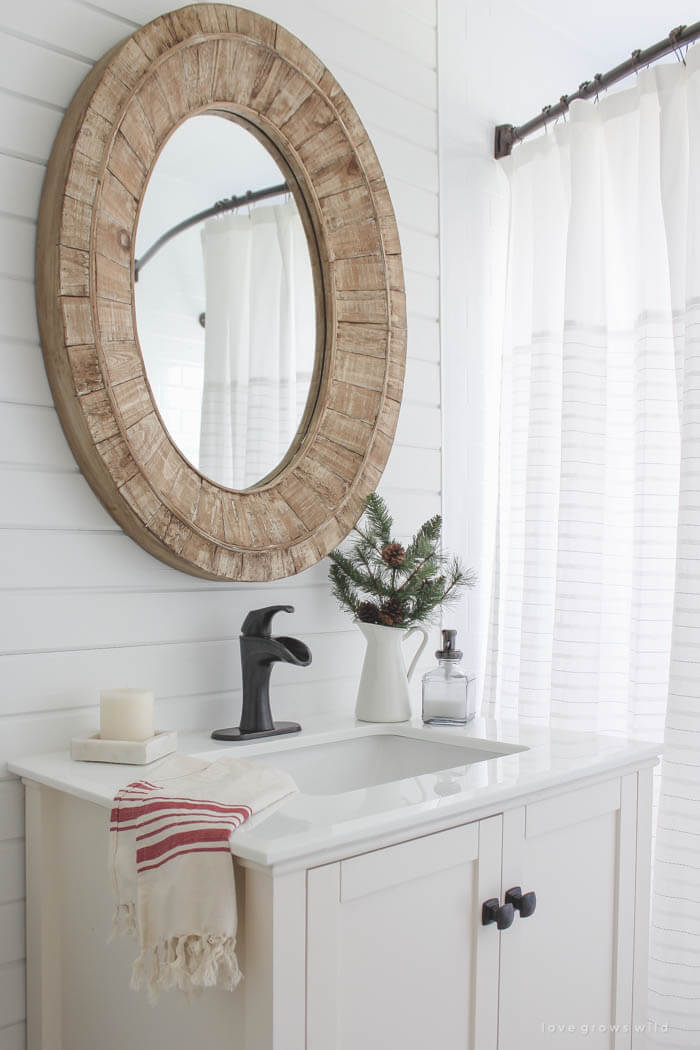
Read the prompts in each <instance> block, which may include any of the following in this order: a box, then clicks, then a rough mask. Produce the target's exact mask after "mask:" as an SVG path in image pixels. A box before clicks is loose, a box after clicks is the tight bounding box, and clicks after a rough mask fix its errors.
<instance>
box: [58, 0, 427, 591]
mask: <svg viewBox="0 0 700 1050" xmlns="http://www.w3.org/2000/svg"><path fill="white" fill-rule="evenodd" d="M212 110H214V111H218V112H224V113H226V112H229V113H231V114H232V115H233V116H234V117H237V118H239V119H241V120H244V121H246V122H250V124H251V125H253V127H254V128H256V129H257V130H258V132H259V133H260V134H262V135H263V136H265V137H267V138H268V139H270V140H271V141H272V143H273V144H274V146H275V147H276V148H277V150H278V151H279V153H280V154H281V156H282V157H283V159H284V161H285V163H286V165H287V166H288V168H289V171H290V172H291V174H292V175H293V177H294V180H295V183H296V191H297V196H298V195H299V194H300V195H301V197H302V198H303V201H304V203H305V205H306V210H307V212H308V216H309V222H310V226H311V228H312V229H311V231H307V232H310V234H311V235H312V236H313V238H314V239H315V242H316V247H317V261H318V264H319V269H320V272H319V273H318V274H317V279H318V285H319V286H320V287H322V288H323V301H322V304H321V305H322V309H321V311H320V312H321V314H322V315H325V326H324V338H323V340H321V342H322V343H323V347H322V357H321V362H322V363H321V375H320V379H319V383H318V396H317V398H316V401H315V404H314V405H313V406H312V410H309V412H308V413H307V415H308V417H309V418H308V427H307V429H306V433H305V434H303V436H302V437H301V440H300V441H298V442H297V443H296V445H295V446H294V447H293V448H292V450H291V452H290V454H289V455H288V456H287V457H286V459H285V460H283V461H282V464H281V467H280V468H279V469H278V471H277V472H276V473H275V474H274V475H273V476H272V477H269V478H267V479H265V480H264V481H263V483H262V484H261V485H260V486H259V487H255V488H253V489H249V490H246V491H233V490H231V489H227V488H225V487H223V486H221V485H217V484H215V483H214V482H212V481H211V480H209V479H208V478H206V477H204V476H203V475H202V474H201V473H200V472H199V471H197V470H196V469H195V468H194V467H193V466H192V464H191V463H189V462H188V461H187V460H186V459H185V457H184V456H183V455H182V453H181V452H180V451H179V449H178V448H177V447H176V446H175V445H174V443H173V441H172V439H171V437H170V435H169V434H168V432H167V430H166V429H165V427H164V425H163V423H162V420H161V418H160V415H159V413H158V411H157V409H156V406H155V404H154V400H153V396H152V393H151V389H150V386H149V384H148V380H147V377H146V374H145V368H144V362H143V357H142V354H141V349H140V346H139V342H138V335H137V330H136V320H135V314H134V278H133V273H134V244H135V239H136V223H137V220H138V215H139V208H140V206H141V202H142V200H143V195H144V192H145V188H146V185H147V183H148V179H149V176H150V173H151V171H152V169H153V166H154V164H155V162H156V160H157V158H158V155H159V152H160V150H161V149H162V146H163V145H164V143H165V142H166V140H167V139H168V137H169V136H170V134H171V133H172V131H173V130H174V128H175V127H177V126H178V125H179V124H181V123H182V121H183V120H185V119H187V117H189V116H192V115H194V114H196V113H202V112H207V111H212ZM312 258H313V253H312ZM37 308H38V316H39V327H40V331H41V340H42V346H43V350H44V358H45V362H46V369H47V372H48V376H49V381H50V384H51V390H52V392H53V396H54V400H55V403H56V408H57V410H58V413H59V417H60V419H61V423H62V425H63V429H64V431H65V433H66V436H67V438H68V441H69V443H70V445H71V448H72V450H73V453H74V454H75V457H76V459H77V460H78V463H79V465H80V468H81V469H82V471H83V473H84V474H85V476H86V478H87V480H88V481H89V483H90V485H91V486H92V488H93V489H94V491H95V492H96V493H97V495H98V496H99V498H100V499H101V500H102V502H103V504H104V505H105V507H106V508H107V510H108V511H109V512H110V514H112V516H113V517H114V518H115V519H116V521H117V522H118V523H119V524H120V525H121V526H122V528H123V529H124V530H125V532H127V533H128V534H129V535H130V536H131V537H132V539H134V540H136V542H137V543H139V544H140V545H141V546H142V547H144V548H145V549H146V550H147V551H149V552H150V553H151V554H153V555H155V556H156V557H158V558H160V559H161V560H162V561H164V562H166V563H167V564H169V565H172V566H174V567H175V568H178V569H181V570H183V571H185V572H188V573H191V574H193V575H195V576H202V577H205V578H207V579H220V580H246V581H259V580H273V579H279V578H280V577H283V576H291V575H294V574H295V573H297V572H300V571H301V570H303V569H307V568H309V567H310V566H312V565H314V564H315V563H316V562H317V561H319V560H320V559H321V558H323V557H324V556H325V555H326V554H327V553H328V552H329V551H330V550H332V549H333V548H334V547H336V546H337V545H338V543H339V542H340V541H341V540H342V539H343V537H344V536H346V535H347V533H348V532H349V531H350V529H351V528H352V526H353V525H354V524H355V522H356V521H357V519H358V518H359V516H360V515H361V513H362V509H363V504H364V500H365V498H366V496H367V495H368V494H369V493H370V492H372V491H373V490H374V489H375V488H376V487H377V484H378V482H379V478H380V476H381V473H382V470H383V469H384V466H385V464H386V461H387V458H388V455H389V452H390V450H391V445H392V441H393V437H394V432H395V429H396V423H397V420H398V414H399V407H400V402H401V394H402V389H403V377H404V369H405V357H406V307H405V292H404V284H403V270H402V266H401V253H400V245H399V237H398V230H397V227H396V221H395V218H394V212H393V209H392V205H391V200H390V198H389V193H388V191H387V188H386V183H385V181H384V178H383V175H382V171H381V168H380V166H379V162H378V161H377V157H376V154H375V152H374V150H373V148H372V145H371V143H370V141H369V138H368V136H367V132H366V131H365V129H364V127H363V125H362V123H361V121H360V119H359V117H358V116H357V113H356V112H355V110H354V108H353V106H352V105H351V103H350V101H349V99H348V98H347V96H346V95H345V94H344V92H343V91H342V89H341V88H340V87H339V85H338V84H337V83H336V81H335V80H334V78H333V77H332V76H331V74H330V73H329V72H328V70H327V69H325V67H324V66H323V64H322V63H321V61H320V60H319V59H318V58H317V57H316V55H314V54H313V52H311V51H310V50H309V49H308V48H307V47H306V46H305V45H304V44H302V43H301V41H299V40H298V39H297V38H296V37H294V36H292V34H291V33H289V32H287V30H285V29H283V28H282V26H279V25H277V24H276V23H275V22H272V21H270V20H269V19H267V18H264V17H263V16H261V15H257V14H254V13H253V12H251V11H247V10H244V9H243V8H239V7H231V6H228V5H226V4H194V5H191V6H189V7H184V8H182V9H180V10H179V11H174V12H171V13H169V14H166V15H162V16H161V17H159V18H157V19H155V21H153V22H151V23H150V24H148V25H146V26H144V27H143V28H142V29H139V30H138V31H137V32H135V33H134V34H133V35H132V36H130V37H129V38H128V39H127V40H125V41H123V42H122V43H121V44H118V45H117V46H116V47H115V48H114V49H113V50H112V51H110V52H109V53H108V54H107V55H105V56H104V58H103V59H102V60H101V61H100V62H98V63H97V65H96V66H95V67H94V69H93V70H92V71H91V73H90V74H89V75H88V77H87V78H86V80H85V81H84V83H83V84H82V86H81V87H80V88H79V90H78V92H77V94H76V96H75V98H74V99H73V102H72V103H71V106H70V108H69V109H68V112H67V113H66V116H65V118H64V120H63V123H62V125H61V128H60V131H59V133H58V136H57V139H56V142H55V145H54V148H53V151H52V154H51V158H50V160H49V165H48V170H47V175H46V179H45V182H44V188H43V193H42V199H41V208H40V213H39V228H38V238H37Z"/></svg>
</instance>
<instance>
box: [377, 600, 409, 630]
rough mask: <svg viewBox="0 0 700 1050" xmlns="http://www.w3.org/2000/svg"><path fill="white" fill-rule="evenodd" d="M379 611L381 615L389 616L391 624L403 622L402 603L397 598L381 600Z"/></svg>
mask: <svg viewBox="0 0 700 1050" xmlns="http://www.w3.org/2000/svg"><path fill="white" fill-rule="evenodd" d="M380 613H381V615H382V617H384V616H388V617H390V618H391V624H392V626H393V625H394V624H399V623H403V605H402V604H401V602H400V601H399V599H398V598H387V600H386V601H385V602H382V607H381V609H380ZM382 623H384V620H383V619H382Z"/></svg>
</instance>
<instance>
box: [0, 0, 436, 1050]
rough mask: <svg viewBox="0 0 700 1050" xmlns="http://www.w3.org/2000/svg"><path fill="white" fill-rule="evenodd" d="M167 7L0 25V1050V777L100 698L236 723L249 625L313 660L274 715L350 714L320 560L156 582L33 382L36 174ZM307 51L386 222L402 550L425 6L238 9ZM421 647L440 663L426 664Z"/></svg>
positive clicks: (352, 637)
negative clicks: (275, 612)
mask: <svg viewBox="0 0 700 1050" xmlns="http://www.w3.org/2000/svg"><path fill="white" fill-rule="evenodd" d="M176 6H178V4H177V3H176V2H173V3H172V4H168V3H164V2H163V0H91V2H90V3H87V2H85V3H82V2H80V0H24V2H23V3H19V4H9V3H4V4H3V5H2V9H1V12H0V485H1V486H2V492H3V497H2V499H0V588H1V589H2V596H1V599H0V1050H23V1048H24V1042H25V1040H24V965H23V957H24V917H23V906H22V898H23V894H24V888H23V887H24V867H23V849H24V846H23V823H22V791H21V787H20V785H19V784H18V783H17V782H16V781H14V780H13V779H12V778H10V777H9V775H8V773H7V766H6V763H7V760H8V758H10V757H12V756H17V755H20V754H23V753H24V754H26V753H29V752H33V751H41V750H50V749H52V748H60V747H64V746H66V744H67V742H68V740H69V738H70V737H71V736H72V735H74V734H75V733H77V732H79V731H83V730H88V729H90V728H93V727H94V726H95V725H96V700H97V693H98V690H99V689H100V688H101V687H105V686H110V685H119V684H131V685H144V686H146V687H150V688H153V689H154V691H155V693H156V696H157V698H158V721H159V724H160V725H162V726H168V727H170V726H172V727H174V728H183V729H185V728H200V727H209V726H210V727H212V728H213V727H215V726H217V725H221V724H231V723H232V722H233V720H234V707H235V705H236V703H237V702H238V697H239V689H240V667H239V660H238V652H237V649H238V643H237V636H238V631H239V628H240V625H241V622H242V620H243V617H244V616H245V614H246V612H247V611H248V610H249V609H251V608H254V607H255V606H256V605H267V604H272V603H276V602H285V603H291V604H293V605H295V606H296V614H295V616H294V617H293V618H292V617H290V618H289V620H288V623H285V630H286V631H289V633H292V634H295V635H299V636H300V637H302V638H303V639H304V640H305V641H306V642H307V643H308V644H309V646H310V648H311V650H312V653H313V663H312V665H311V667H310V668H308V669H307V670H303V671H300V670H299V669H297V668H290V667H287V666H286V665H284V666H280V667H279V668H277V669H276V670H275V675H274V681H273V707H274V710H275V713H276V714H277V716H278V717H288V718H289V717H293V718H296V719H298V720H300V721H301V722H302V723H303V721H304V716H305V715H307V714H308V713H310V712H312V711H320V710H328V709H331V708H333V707H335V708H339V709H345V710H348V709H350V708H351V707H352V704H353V701H354V692H355V689H356V685H357V680H358V677H359V669H360V664H361V659H362V651H363V643H362V641H361V639H360V636H359V632H357V631H356V630H355V629H353V628H352V627H351V626H350V624H349V623H348V620H347V618H346V617H345V616H344V615H342V614H341V613H340V612H339V611H338V610H337V609H336V607H335V605H334V603H333V601H332V599H331V598H330V596H329V592H328V586H327V583H326V573H327V566H326V564H321V565H319V566H317V567H315V568H314V569H311V570H309V571H308V572H307V573H304V574H303V575H301V576H298V577H296V578H294V579H291V580H287V581H283V582H281V583H278V584H274V585H267V584H266V585H248V584H246V585H236V584H230V585H229V584H214V583H209V582H206V581H199V580H197V579H195V578H193V577H189V576H186V575H184V574H181V573H178V572H176V571H174V570H172V569H169V568H168V567H166V566H165V565H163V564H161V563H160V562H158V561H156V560H155V559H153V558H151V557H149V556H148V555H147V554H145V553H144V552H143V551H142V550H141V549H140V548H139V547H137V546H136V545H135V544H134V543H133V542H132V541H131V540H130V539H128V538H127V537H126V536H125V535H124V534H123V533H122V532H121V531H120V530H119V528H118V527H117V526H116V525H115V523H114V522H113V521H112V519H111V518H110V517H109V515H108V514H107V513H106V512H105V511H104V510H103V509H102V507H101V505H100V504H99V502H98V501H97V499H96V497H95V496H94V495H93V494H92V491H91V490H90V488H89V486H88V485H87V483H86V482H85V480H84V478H83V477H82V476H81V474H80V473H79V472H78V470H77V468H76V465H75V462H74V460H73V457H72V455H71V453H70V450H69V448H68V446H67V444H66V441H65V439H64V437H63V434H62V431H61V427H60V425H59V422H58V419H57V416H56V413H55V410H54V408H53V403H52V400H51V395H50V392H49V388H48V384H47V382H46V377H45V374H44V368H43V362H42V358H41V350H40V347H39V341H38V330H37V323H36V316H35V309H34V287H33V283H32V274H33V268H34V238H35V233H36V215H37V209H38V203H39V195H40V192H41V185H42V179H43V176H44V170H45V165H46V160H47V158H48V156H49V152H50V150H51V145H52V142H53V139H54V136H55V134H56V131H57V130H58V127H59V125H60V122H61V119H62V115H63V112H64V110H65V107H66V106H67V105H68V103H69V101H70V99H71V96H72V94H73V92H74V91H75V89H76V88H77V86H78V84H79V83H80V82H81V81H82V79H83V77H84V76H85V74H86V73H87V72H88V70H89V69H90V66H91V65H92V63H93V62H94V61H95V60H96V59H97V58H99V57H100V56H101V55H102V54H103V53H104V52H105V51H106V50H107V49H108V48H110V47H111V46H112V45H113V44H115V43H116V42H117V41H118V40H120V39H121V38H122V37H124V36H126V35H128V34H129V33H131V32H132V31H133V29H135V28H136V27H137V26H139V25H141V24H143V23H144V22H146V21H149V20H150V19H151V18H154V17H155V16H156V15H158V14H161V13H162V12H163V11H165V10H167V9H168V8H169V7H176ZM249 6H251V7H252V8H254V9H255V10H257V11H260V12H261V13H262V14H265V15H267V16H268V17H270V18H273V19H276V20H277V21H279V22H281V23H282V24H283V25H285V26H286V27H287V28H288V29H290V30H291V31H292V32H294V33H296V34H297V35H299V36H300V37H301V38H302V39H304V40H305V42H306V43H308V44H309V46H310V47H312V48H313V49H314V50H315V51H316V52H318V54H319V56H320V57H321V59H322V60H323V61H324V62H325V63H326V64H327V65H328V67H329V68H330V70H331V71H332V72H333V74H334V75H335V76H336V77H337V79H338V80H339V81H340V83H341V84H342V86H343V87H344V88H345V90H346V91H347V92H348V94H349V96H350V98H351V99H352V101H353V103H354V105H355V106H356V108H357V110H358V112H359V114H360V116H361V118H362V119H363V121H364V122H365V124H366V126H367V128H368V130H369V132H370V135H371V136H372V138H373V141H374V143H375V146H376V149H377V153H378V155H379V158H380V160H381V163H382V165H383V167H384V170H385V173H386V176H387V181H388V183H389V187H390V190H391V193H392V197H393V200H394V204H395V209H396V213H397V216H398V220H399V228H400V233H401V241H402V247H403V252H404V265H405V270H406V286H407V304H408V314H409V321H408V327H409V346H408V353H409V362H408V369H407V375H406V386H405V399H404V405H403V408H402V412H401V418H400V421H399V430H398V436H397V443H396V446H395V448H394V451H393V452H392V455H391V458H390V461H389V465H388V467H387V470H386V473H385V476H384V479H383V482H382V490H383V492H384V494H385V495H386V497H387V498H388V500H389V501H390V504H391V506H392V508H393V509H394V511H395V515H396V518H397V526H398V530H399V532H400V534H401V535H405V534H407V533H408V532H409V531H411V530H412V529H413V528H415V527H416V526H417V525H418V524H419V523H420V522H421V521H422V520H423V519H424V518H426V517H427V516H428V515H430V514H434V513H437V512H438V511H439V510H440V506H441V496H440V477H441V410H440V341H439V331H438V318H439V284H438V259H439V245H438V164H437V73H436V28H435V25H436V17H435V0H381V2H379V3H377V2H376V0H354V2H353V3H352V4H349V3H347V2H346V0H317V2H314V0H296V2H295V3H293V4H291V3H289V0H250V5H249ZM433 648H434V647H433Z"/></svg>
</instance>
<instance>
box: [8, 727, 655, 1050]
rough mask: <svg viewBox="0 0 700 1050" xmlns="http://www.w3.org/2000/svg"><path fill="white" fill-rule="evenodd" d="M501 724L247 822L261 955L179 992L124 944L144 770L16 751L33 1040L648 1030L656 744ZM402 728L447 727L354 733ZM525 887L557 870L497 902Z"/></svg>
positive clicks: (597, 1041)
mask: <svg viewBox="0 0 700 1050" xmlns="http://www.w3.org/2000/svg"><path fill="white" fill-rule="evenodd" d="M498 730H499V732H500V733H501V735H502V736H504V735H506V734H505V732H504V729H503V727H502V726H499V727H498ZM482 732H483V734H484V738H483V739H482V740H481V741H479V740H476V739H472V741H471V746H472V757H473V750H474V749H475V748H478V747H481V748H484V749H487V750H486V752H485V753H486V754H488V756H489V759H487V760H484V761H481V762H476V763H475V762H472V763H471V764H468V765H467V766H465V767H463V768H461V767H460V768H455V769H453V770H452V771H451V772H450V773H449V775H447V774H439V773H438V774H430V773H426V774H423V775H419V776H415V777H413V778H406V779H402V780H397V781H394V782H391V783H379V784H378V785H376V786H374V787H368V788H365V789H362V790H356V791H353V790H348V791H347V792H346V793H345V794H342V793H340V794H335V795H333V794H328V795H326V796H323V795H321V794H316V795H313V794H310V793H309V794H304V793H303V792H300V793H299V794H298V795H296V796H292V797H291V798H290V799H289V800H287V801H286V802H285V803H284V804H283V805H282V807H281V808H280V810H279V811H278V812H276V813H275V814H274V815H272V816H270V817H269V818H268V819H267V820H265V821H263V822H262V823H261V824H260V825H259V827H255V828H252V829H250V830H248V831H247V832H245V833H244V832H242V831H241V832H237V833H236V836H235V838H234V840H233V848H234V852H235V854H236V887H237V895H238V897H239V902H238V903H239V948H240V952H239V958H240V962H241V967H242V970H243V972H244V974H245V978H244V980H243V982H242V983H241V985H240V987H239V988H238V989H237V990H236V991H235V992H233V993H230V992H225V991H223V990H221V989H215V990H208V991H206V992H204V993H203V994H202V995H201V996H199V997H197V998H196V999H194V1000H193V1001H192V1002H187V1001H185V1000H184V999H183V998H182V997H181V996H178V995H176V994H174V993H165V994H163V995H162V996H161V998H160V1000H159V1002H158V1004H157V1005H156V1006H151V1005H150V1004H149V1003H148V1001H147V999H146V996H145V995H143V994H135V993H134V992H132V991H131V990H130V988H129V975H130V970H131V965H132V962H133V959H134V956H135V954H136V945H135V944H134V942H132V941H129V940H123V939H118V940H116V941H113V942H112V943H108V940H109V934H110V924H111V913H112V892H111V885H110V879H109V873H108V865H107V848H108V819H107V817H108V812H109V804H110V799H111V798H112V797H113V795H114V793H115V791H116V790H117V788H118V787H119V786H120V785H121V784H122V783H123V782H124V778H125V771H124V770H120V769H119V767H105V768H104V769H91V768H90V767H89V766H87V765H86V764H83V763H71V762H70V759H69V758H68V756H65V755H53V756H36V757H35V758H32V759H26V760H23V761H21V762H17V763H14V764H13V771H14V772H16V773H18V774H19V775H20V776H22V777H23V779H24V783H25V784H26V787H27V920H28V922H27V982H28V983H27V991H28V1015H27V1016H28V1028H27V1031H28V1047H29V1050H95V1048H96V1047H99V1048H100V1050H125V1048H126V1047H133V1048H134V1050H161V1048H162V1047H164V1046H168V1047H169V1050H192V1048H193V1047H196V1046H203V1047H204V1046H206V1047H214V1046H216V1047H221V1048H222V1050H223V1048H225V1050H563V1048H566V1050H603V1048H605V1050H641V1040H642V1039H643V1038H644V1037H643V1034H642V1032H641V1030H640V1029H641V1027H642V1026H643V1025H644V1024H645V1022H646V1020H647V1018H646V957H647V949H648V945H647V941H648V907H649V871H650V855H651V845H650V829H651V781H652V771H653V766H654V765H655V763H656V761H657V758H656V753H657V752H656V749H655V748H654V746H653V745H649V744H638V743H633V742H626V741H622V740H617V739H615V738H609V737H599V736H596V735H595V734H581V735H576V734H558V735H557V734H553V733H550V732H549V731H544V730H540V729H532V730H524V729H523V728H522V727H519V726H515V727H513V728H512V731H510V733H509V739H510V745H508V746H511V748H512V751H513V752H514V753H511V754H510V755H506V756H505V757H502V758H497V759H495V760H491V756H492V754H493V750H495V749H496V748H497V747H498V746H501V747H503V748H505V747H506V743H505V742H503V741H501V744H500V745H499V744H498V742H497V741H498V738H497V737H496V736H495V735H494V736H493V738H492V739H493V744H492V743H491V740H490V739H489V737H488V733H489V732H492V730H491V727H490V726H489V725H488V724H487V725H486V726H484V727H482ZM378 733H384V734H385V735H386V734H391V735H393V736H396V735H397V734H403V736H411V737H412V738H419V739H421V740H423V739H425V740H435V739H438V737H437V736H434V735H430V736H425V737H424V736H423V733H424V730H423V729H422V728H418V727H406V728H403V729H401V730H400V731H399V730H397V729H396V728H392V729H391V730H387V729H384V728H381V727H378V728H377V729H367V728H362V727H351V728H350V729H349V730H347V731H346V732H345V736H344V737H343V739H346V738H347V739H351V738H352V736H353V735H354V736H358V735H360V736H362V735H364V736H367V735H368V734H369V735H372V734H373V735H377V734H378ZM339 735H340V731H339ZM322 739H323V740H325V739H326V738H322ZM440 739H441V738H440ZM459 739H463V741H464V746H465V747H466V746H467V745H469V742H470V737H469V736H468V735H465V736H464V737H463V738H459V737H456V736H454V735H453V736H449V737H446V740H448V741H449V742H450V743H451V744H452V743H453V742H454V741H455V740H459ZM309 740H313V737H311V735H309V737H308V738H307V744H306V745H305V746H308V741H309ZM193 743H195V744H196V743H199V739H196V740H195V741H193ZM302 743H303V742H302ZM395 743H396V742H395V741H394V744H395ZM288 746H289V747H290V748H292V745H288ZM516 746H517V747H518V750H517V751H516V750H515V748H516ZM191 753H193V754H194V753H199V749H198V748H197V747H191ZM248 753H249V754H251V753H253V749H252V746H251V750H250V751H249V752H248ZM267 753H268V752H266V754H267ZM300 753H301V749H300ZM280 754H281V753H280ZM277 760H278V761H281V758H280V757H278V759H277ZM127 775H128V774H127ZM446 789H447V790H446ZM514 887H520V888H521V889H522V891H523V892H524V893H528V892H531V891H534V893H535V894H536V908H535V910H534V913H532V914H530V915H529V916H527V917H523V916H522V915H519V914H518V913H517V912H516V913H515V917H514V918H513V921H512V924H511V925H510V926H508V927H507V928H504V929H502V930H500V931H499V929H498V928H497V925H496V923H493V922H492V923H490V924H488V925H484V924H483V922H482V917H483V906H484V903H485V902H487V901H494V900H495V902H496V907H497V908H498V907H500V908H504V907H505V897H506V894H507V892H508V891H509V890H511V889H513V888H514ZM202 892H206V887H203V888H202ZM506 912H507V909H505V912H502V913H501V915H502V917H503V916H504V915H505V917H506V918H507V914H505V913H506ZM635 1026H638V1034H635V1031H634V1029H635Z"/></svg>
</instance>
